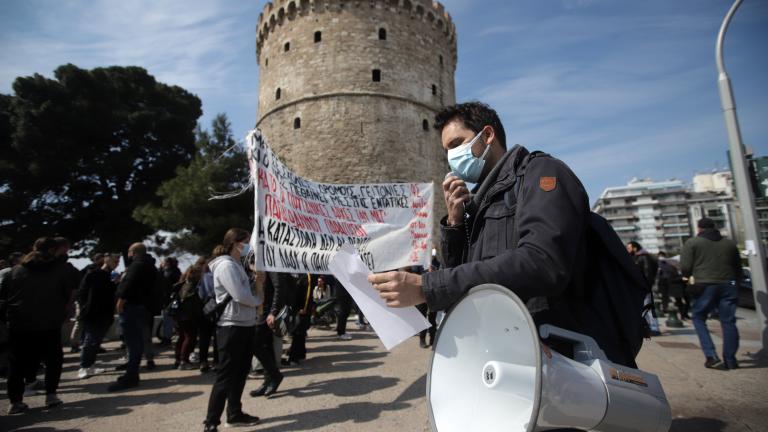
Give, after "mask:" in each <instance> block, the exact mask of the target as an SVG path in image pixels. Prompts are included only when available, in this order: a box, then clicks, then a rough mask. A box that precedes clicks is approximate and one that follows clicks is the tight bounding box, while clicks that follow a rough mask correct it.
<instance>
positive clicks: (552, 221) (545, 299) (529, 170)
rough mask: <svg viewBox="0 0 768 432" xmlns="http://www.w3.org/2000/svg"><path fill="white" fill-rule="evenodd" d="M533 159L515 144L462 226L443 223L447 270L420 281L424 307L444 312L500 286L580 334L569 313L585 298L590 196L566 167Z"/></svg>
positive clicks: (543, 317)
mask: <svg viewBox="0 0 768 432" xmlns="http://www.w3.org/2000/svg"><path fill="white" fill-rule="evenodd" d="M528 154H529V152H528V150H526V149H525V148H524V147H521V146H515V147H513V148H512V149H511V150H509V151H508V152H507V153H506V154H505V155H504V157H503V158H502V159H501V160H500V161H499V163H498V164H497V165H496V166H495V167H494V168H493V169H492V170H491V172H490V173H489V174H488V176H487V177H486V179H485V180H484V181H483V183H482V184H481V185H479V186H478V187H477V188H476V189H475V191H474V192H475V193H474V196H473V199H472V204H471V205H469V206H468V207H469V209H470V211H472V214H471V215H470V216H469V218H468V219H467V220H466V221H465V223H464V224H463V225H460V226H447V225H446V218H443V220H442V221H441V232H442V245H441V249H442V254H443V260H444V265H445V267H444V268H441V269H439V270H436V271H433V272H431V273H426V274H424V275H423V276H422V277H423V279H422V281H423V290H424V294H425V296H426V299H427V305H428V306H429V308H430V309H431V310H443V309H447V308H448V307H450V306H451V305H453V304H454V303H455V302H457V301H458V300H459V299H460V298H461V296H462V295H464V294H465V293H466V292H467V291H468V290H469V289H470V288H472V287H474V286H477V285H480V284H484V283H495V284H499V285H502V286H505V287H507V288H509V289H511V290H512V291H513V292H514V293H515V294H517V295H518V296H519V297H520V298H521V299H522V300H523V301H525V302H526V304H527V306H528V309H529V311H530V312H531V314H532V315H533V318H534V320H535V321H536V323H537V324H543V323H551V324H554V325H557V326H559V327H563V328H566V329H569V330H575V331H579V330H581V329H582V327H581V326H580V325H579V323H578V322H577V321H578V319H577V318H576V316H577V315H581V314H580V313H576V314H574V313H573V311H572V308H579V307H580V305H581V303H582V302H581V300H580V299H582V298H583V297H584V287H583V286H582V285H583V284H582V280H583V277H582V276H583V269H584V268H585V256H586V240H585V233H586V226H587V217H588V215H589V213H590V210H589V203H588V199H587V193H586V191H585V190H584V187H583V186H582V184H581V182H580V181H579V179H578V178H576V175H575V174H574V173H573V172H572V171H571V170H570V168H568V166H566V165H565V164H564V163H563V162H561V161H559V160H557V159H555V158H551V157H533V158H530V159H526V156H528ZM524 162H526V163H527V166H525V167H522V166H521V164H523V163H524ZM523 171H524V173H525V175H524V176H523V177H522V178H523V181H522V184H518V177H517V175H518V174H521V173H522V172H523Z"/></svg>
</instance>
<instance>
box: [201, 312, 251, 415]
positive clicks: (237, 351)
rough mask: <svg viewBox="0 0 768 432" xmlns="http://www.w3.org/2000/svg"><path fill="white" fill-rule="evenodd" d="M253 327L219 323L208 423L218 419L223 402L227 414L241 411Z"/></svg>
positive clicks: (222, 409) (249, 360) (248, 370)
mask: <svg viewBox="0 0 768 432" xmlns="http://www.w3.org/2000/svg"><path fill="white" fill-rule="evenodd" d="M253 332H254V328H253V327H237V326H224V327H219V329H218V331H217V338H218V343H219V369H218V370H217V372H216V382H214V383H213V388H212V389H211V396H210V397H209V398H208V414H207V415H206V417H205V422H206V423H207V424H211V425H219V424H220V423H221V413H222V412H224V404H225V402H226V405H227V418H228V419H229V418H232V417H233V416H235V415H237V414H239V413H240V412H242V407H243V405H242V403H241V402H240V398H241V397H242V396H243V389H244V388H245V380H246V379H247V378H248V372H250V370H251V356H252V355H253V336H254V333H253Z"/></svg>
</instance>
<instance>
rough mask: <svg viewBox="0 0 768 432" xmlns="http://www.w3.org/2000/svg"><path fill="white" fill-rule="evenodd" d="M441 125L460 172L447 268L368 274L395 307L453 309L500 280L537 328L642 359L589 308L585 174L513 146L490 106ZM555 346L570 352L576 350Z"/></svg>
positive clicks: (446, 223) (449, 187)
mask: <svg viewBox="0 0 768 432" xmlns="http://www.w3.org/2000/svg"><path fill="white" fill-rule="evenodd" d="M435 128H436V129H438V130H439V131H440V132H441V141H442V146H443V149H444V150H446V151H447V157H448V163H449V165H450V167H451V169H452V171H451V173H449V174H448V175H446V178H445V180H444V181H443V184H442V186H443V195H444V198H445V204H446V208H447V210H448V214H447V216H446V217H444V218H442V220H441V221H440V230H441V238H442V244H441V250H442V253H441V255H442V257H443V264H444V267H443V268H440V269H438V270H435V271H432V272H429V273H425V274H423V275H417V274H412V273H407V272H394V271H393V272H387V273H379V274H374V275H371V276H369V278H368V280H369V282H371V283H372V284H373V287H374V288H375V289H377V290H378V291H379V293H380V296H381V297H382V298H383V299H384V300H386V303H387V305H388V306H391V307H405V306H411V305H416V304H420V303H424V302H426V303H427V306H428V307H429V309H430V310H432V311H439V310H445V309H447V308H449V307H450V306H451V305H453V304H454V303H456V302H457V301H458V300H459V299H461V297H462V296H463V295H464V294H466V293H467V291H468V290H470V289H471V288H473V287H475V286H478V285H481V284H485V283H494V284H499V285H502V286H504V287H506V288H508V289H510V290H511V291H513V292H514V293H515V294H517V295H518V296H519V297H520V298H521V299H522V300H523V301H524V302H525V303H526V306H527V308H528V310H529V312H530V313H531V315H532V316H533V319H534V321H535V323H536V324H537V325H541V324H544V323H549V324H552V325H555V326H558V327H561V328H564V329H567V330H572V331H576V332H580V333H585V334H587V335H589V336H591V337H593V338H594V339H595V340H596V341H597V342H598V344H599V345H600V347H601V348H603V350H604V351H605V352H606V354H607V355H608V357H609V359H611V360H613V361H615V362H617V363H622V364H634V358H630V357H631V355H630V353H629V350H628V349H626V347H624V345H623V342H622V338H621V335H620V334H619V330H618V329H616V328H615V326H612V325H608V324H606V323H601V322H594V321H595V320H598V319H600V318H599V317H598V316H596V315H595V314H592V313H589V305H588V294H589V293H588V292H586V289H587V288H586V287H585V286H584V283H583V281H584V272H585V269H586V267H587V263H586V257H587V253H586V252H587V251H586V238H585V237H586V232H587V226H588V216H589V215H590V208H589V201H588V198H587V193H586V191H585V190H584V187H583V186H582V184H581V182H580V181H579V179H578V178H577V177H576V175H575V174H574V173H573V172H572V171H571V170H570V168H568V166H567V165H566V164H565V163H563V162H562V161H560V160H557V159H555V158H553V157H549V156H548V155H545V154H542V153H540V152H534V153H531V152H529V151H528V150H527V149H526V148H524V147H522V146H520V145H515V146H514V147H512V148H511V149H507V144H506V137H505V132H504V128H503V126H502V124H501V121H500V120H499V118H498V115H497V114H496V112H495V111H494V110H493V109H491V108H490V107H488V106H487V105H484V104H482V103H479V102H471V103H465V104H460V105H455V106H451V107H447V108H445V109H444V110H443V111H441V112H440V113H438V114H437V115H436V117H435ZM523 173H524V176H523V175H522V174H523ZM519 179H521V181H518V180H519ZM469 183H472V184H474V185H475V186H474V188H473V189H472V193H470V190H469V187H468V184H469ZM587 329H588V330H589V331H587ZM548 343H551V342H548ZM553 348H555V349H556V350H558V351H560V352H562V353H563V354H565V355H570V354H571V352H569V350H571V349H572V347H570V346H569V345H563V346H553Z"/></svg>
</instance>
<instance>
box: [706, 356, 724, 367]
mask: <svg viewBox="0 0 768 432" xmlns="http://www.w3.org/2000/svg"><path fill="white" fill-rule="evenodd" d="M704 367H705V368H707V369H721V370H722V369H725V364H724V363H723V361H722V360H720V359H719V358H717V357H707V361H706V362H704Z"/></svg>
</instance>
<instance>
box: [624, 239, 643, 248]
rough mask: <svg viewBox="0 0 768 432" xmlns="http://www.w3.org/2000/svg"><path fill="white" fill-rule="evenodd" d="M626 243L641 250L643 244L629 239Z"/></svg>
mask: <svg viewBox="0 0 768 432" xmlns="http://www.w3.org/2000/svg"><path fill="white" fill-rule="evenodd" d="M627 244H628V245H630V246H632V249H636V250H641V249H642V248H643V245H641V244H640V243H638V242H636V241H631V242H629V243H627Z"/></svg>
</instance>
